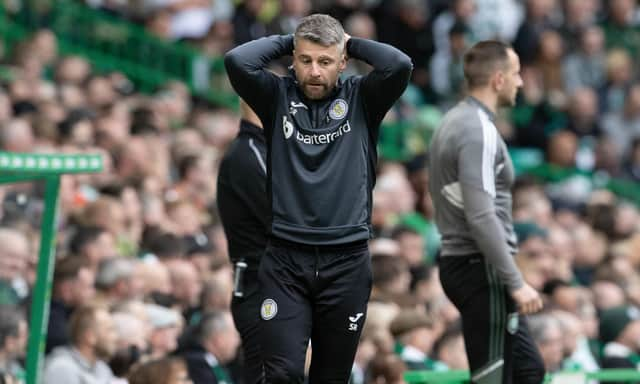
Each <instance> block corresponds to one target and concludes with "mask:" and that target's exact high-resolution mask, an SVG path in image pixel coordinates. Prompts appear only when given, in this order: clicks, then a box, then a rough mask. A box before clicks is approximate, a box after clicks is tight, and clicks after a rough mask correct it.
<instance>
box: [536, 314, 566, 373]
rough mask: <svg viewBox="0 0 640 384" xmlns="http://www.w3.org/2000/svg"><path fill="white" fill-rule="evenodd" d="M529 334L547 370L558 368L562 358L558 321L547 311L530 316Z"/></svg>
mask: <svg viewBox="0 0 640 384" xmlns="http://www.w3.org/2000/svg"><path fill="white" fill-rule="evenodd" d="M527 320H528V321H527V322H528V324H529V329H530V331H531V336H533V340H534V341H535V342H536V345H537V346H538V350H539V351H540V355H541V356H542V361H543V362H544V367H545V369H546V371H547V372H556V371H558V370H560V368H561V364H562V360H563V358H564V354H563V353H564V344H563V338H562V337H563V334H562V328H561V327H560V322H559V321H558V319H556V318H555V317H553V316H551V315H550V314H549V313H542V314H537V315H533V316H530V317H529V318H528V319H527Z"/></svg>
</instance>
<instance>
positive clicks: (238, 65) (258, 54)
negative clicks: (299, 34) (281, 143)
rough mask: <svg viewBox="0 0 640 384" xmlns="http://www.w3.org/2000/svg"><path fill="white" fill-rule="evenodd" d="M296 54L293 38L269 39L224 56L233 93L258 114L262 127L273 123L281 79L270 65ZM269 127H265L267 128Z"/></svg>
mask: <svg viewBox="0 0 640 384" xmlns="http://www.w3.org/2000/svg"><path fill="white" fill-rule="evenodd" d="M292 52H293V35H286V36H269V37H263V38H261V39H257V40H253V41H250V42H248V43H245V44H242V45H240V46H238V47H236V48H234V49H232V50H231V51H229V52H227V54H226V55H225V56H224V66H225V68H226V70H227V74H228V75H229V80H230V81H231V85H232V86H233V88H234V90H235V91H236V92H237V93H238V95H240V97H242V98H243V99H244V100H245V101H246V102H247V104H249V106H250V107H251V108H252V109H253V110H254V111H256V113H257V114H258V116H259V117H260V119H262V121H263V123H265V122H269V121H271V116H270V114H271V111H272V106H273V105H274V103H273V95H274V94H275V93H276V92H277V87H278V85H277V82H278V76H277V75H275V74H273V73H271V72H269V71H267V70H266V67H267V65H268V64H269V63H270V62H271V61H273V60H275V59H278V58H280V57H282V56H286V55H291V53H292ZM266 125H268V124H265V126H266Z"/></svg>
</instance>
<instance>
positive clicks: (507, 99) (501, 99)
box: [498, 95, 517, 107]
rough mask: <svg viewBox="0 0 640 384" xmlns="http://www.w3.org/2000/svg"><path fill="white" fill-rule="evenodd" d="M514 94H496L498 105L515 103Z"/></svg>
mask: <svg viewBox="0 0 640 384" xmlns="http://www.w3.org/2000/svg"><path fill="white" fill-rule="evenodd" d="M516 96H517V95H515V96H513V97H511V95H498V107H514V106H515V105H516Z"/></svg>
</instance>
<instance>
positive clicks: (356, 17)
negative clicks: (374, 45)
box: [343, 12, 377, 76]
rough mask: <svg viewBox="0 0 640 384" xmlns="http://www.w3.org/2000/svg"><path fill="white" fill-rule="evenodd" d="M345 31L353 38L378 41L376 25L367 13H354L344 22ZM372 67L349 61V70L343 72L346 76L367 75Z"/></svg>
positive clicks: (363, 63) (358, 61)
mask: <svg viewBox="0 0 640 384" xmlns="http://www.w3.org/2000/svg"><path fill="white" fill-rule="evenodd" d="M344 31H345V33H347V34H349V35H350V36H353V37H360V38H363V39H371V40H376V39H377V30H376V24H375V22H374V20H373V18H372V17H371V16H369V14H367V13H365V12H354V13H352V14H351V15H350V16H349V17H348V18H347V19H346V20H345V21H344ZM371 69H372V67H371V66H370V65H369V64H367V63H365V62H364V61H361V60H349V61H347V68H346V69H345V71H344V72H343V74H344V76H349V75H350V74H353V75H365V74H367V73H369V71H370V70H371Z"/></svg>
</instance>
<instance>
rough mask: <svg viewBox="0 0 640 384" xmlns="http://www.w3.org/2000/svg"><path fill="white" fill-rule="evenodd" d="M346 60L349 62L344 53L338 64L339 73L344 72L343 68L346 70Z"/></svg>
mask: <svg viewBox="0 0 640 384" xmlns="http://www.w3.org/2000/svg"><path fill="white" fill-rule="evenodd" d="M347 60H349V57H347V53H346V52H344V53H343V54H342V58H341V59H340V63H339V64H338V70H339V71H340V72H342V71H344V70H345V68H347Z"/></svg>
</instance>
